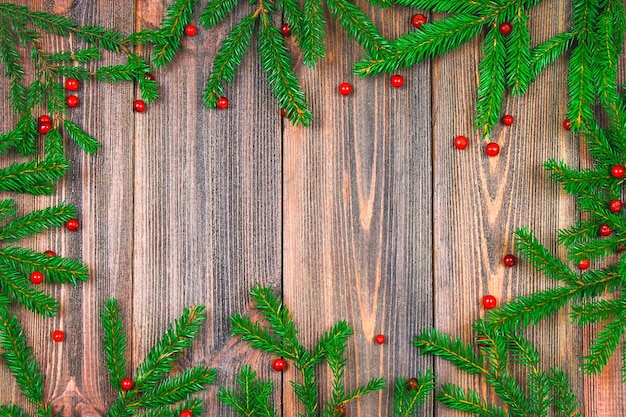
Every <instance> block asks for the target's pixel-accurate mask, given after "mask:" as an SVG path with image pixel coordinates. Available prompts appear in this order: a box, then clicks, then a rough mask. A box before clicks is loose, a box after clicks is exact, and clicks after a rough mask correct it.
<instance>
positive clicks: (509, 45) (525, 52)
mask: <svg viewBox="0 0 626 417" xmlns="http://www.w3.org/2000/svg"><path fill="white" fill-rule="evenodd" d="M515 11H516V13H515V14H514V16H513V19H512V20H511V24H512V26H513V30H512V31H511V33H510V34H509V35H508V36H507V37H506V40H505V44H506V57H505V60H506V68H507V86H509V87H510V88H511V94H513V95H515V96H521V95H523V94H525V93H526V91H527V90H528V86H529V85H530V82H531V75H532V72H531V67H530V59H531V58H530V45H531V39H530V30H529V29H528V15H527V14H526V12H525V11H524V8H523V7H522V5H521V4H520V3H518V4H517V7H515Z"/></svg>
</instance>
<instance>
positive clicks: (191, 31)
mask: <svg viewBox="0 0 626 417" xmlns="http://www.w3.org/2000/svg"><path fill="white" fill-rule="evenodd" d="M197 32H198V28H197V27H195V26H194V25H187V26H185V35H187V36H196V33H197Z"/></svg>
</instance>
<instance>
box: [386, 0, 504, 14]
mask: <svg viewBox="0 0 626 417" xmlns="http://www.w3.org/2000/svg"><path fill="white" fill-rule="evenodd" d="M394 3H395V4H399V5H401V6H406V7H411V8H415V9H420V10H430V11H432V12H434V13H449V14H457V13H460V14H479V13H481V12H483V11H484V10H485V9H493V8H494V7H495V4H494V2H492V1H490V0H469V1H458V0H394Z"/></svg>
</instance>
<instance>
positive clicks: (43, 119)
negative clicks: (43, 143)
mask: <svg viewBox="0 0 626 417" xmlns="http://www.w3.org/2000/svg"><path fill="white" fill-rule="evenodd" d="M37 123H38V125H37V131H38V132H39V133H41V134H42V135H45V134H47V133H48V132H49V131H50V130H51V129H52V119H51V118H50V116H48V115H47V114H43V115H41V116H39V118H38V119H37Z"/></svg>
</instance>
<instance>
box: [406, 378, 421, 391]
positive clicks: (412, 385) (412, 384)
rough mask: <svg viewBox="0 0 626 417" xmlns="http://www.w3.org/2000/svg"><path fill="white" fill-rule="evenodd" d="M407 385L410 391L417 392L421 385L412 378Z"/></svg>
mask: <svg viewBox="0 0 626 417" xmlns="http://www.w3.org/2000/svg"><path fill="white" fill-rule="evenodd" d="M407 385H408V386H409V389H410V390H413V391H417V389H418V388H419V384H418V383H417V379H416V378H410V379H409V381H408V382H407Z"/></svg>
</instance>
